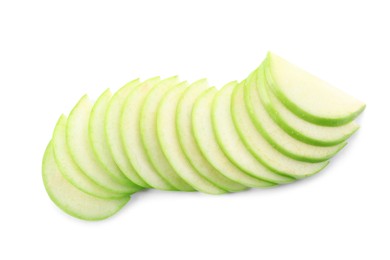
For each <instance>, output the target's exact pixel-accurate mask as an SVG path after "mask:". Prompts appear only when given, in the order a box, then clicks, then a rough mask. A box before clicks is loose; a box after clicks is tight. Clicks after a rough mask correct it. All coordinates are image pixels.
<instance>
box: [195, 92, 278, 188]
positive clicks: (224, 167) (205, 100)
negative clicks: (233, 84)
mask: <svg viewBox="0 0 390 260" xmlns="http://www.w3.org/2000/svg"><path fill="white" fill-rule="evenodd" d="M216 94H217V90H216V89H215V88H210V89H208V90H205V91H204V92H203V93H202V94H201V95H200V96H199V97H198V98H197V100H196V101H195V104H194V107H193V110H192V124H193V131H194V136H195V139H196V142H197V143H198V145H199V148H200V150H201V152H202V154H203V155H204V157H205V158H206V159H207V160H208V162H209V163H210V164H211V165H213V166H214V167H215V168H216V169H217V170H218V171H219V172H220V173H222V174H223V175H225V176H226V177H227V178H229V179H231V180H233V181H235V182H237V183H240V184H242V185H244V186H248V187H257V188H265V187H271V186H275V185H276V183H273V182H269V181H266V180H263V179H260V178H258V176H256V175H254V174H252V173H249V172H245V171H243V170H242V169H240V168H238V167H237V166H236V165H235V164H234V163H232V162H231V161H230V160H229V159H228V157H226V155H225V154H224V152H223V151H222V149H221V147H220V146H219V144H218V142H217V140H216V136H215V133H214V129H213V125H212V120H211V107H212V103H213V99H214V97H215V95H216Z"/></svg>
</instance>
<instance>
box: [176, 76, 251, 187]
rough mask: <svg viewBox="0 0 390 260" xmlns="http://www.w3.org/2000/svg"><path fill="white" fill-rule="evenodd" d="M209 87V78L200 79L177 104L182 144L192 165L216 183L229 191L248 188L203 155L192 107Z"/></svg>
mask: <svg viewBox="0 0 390 260" xmlns="http://www.w3.org/2000/svg"><path fill="white" fill-rule="evenodd" d="M208 88H209V85H208V84H207V80H205V79H203V80H198V81H196V82H194V83H193V84H191V85H190V86H189V87H188V88H187V89H186V90H185V92H184V94H183V95H182V97H181V98H180V101H179V103H178V105H177V110H176V125H177V134H178V137H179V141H180V145H181V147H182V149H183V152H184V154H185V155H186V157H187V159H188V160H189V161H190V163H191V164H192V166H193V167H194V168H195V169H196V170H197V171H198V172H199V173H200V174H201V175H202V176H203V177H205V178H206V179H207V180H209V181H210V182H211V183H213V184H214V185H216V186H218V187H220V188H222V189H224V190H227V191H229V192H235V191H241V190H244V189H247V187H246V186H244V185H242V184H239V183H237V182H235V181H232V180H230V179H228V178H226V177H225V176H224V175H223V174H221V173H220V172H219V171H218V170H217V169H215V167H214V166H212V165H211V164H210V163H209V162H208V161H207V159H206V158H205V157H204V156H203V154H202V152H201V151H200V149H199V146H198V144H197V143H196V140H195V137H194V134H193V131H192V120H191V114H192V107H193V106H194V103H195V100H196V98H197V97H198V96H199V95H200V94H202V93H203V91H205V90H206V89H208Z"/></svg>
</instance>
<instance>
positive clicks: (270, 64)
mask: <svg viewBox="0 0 390 260" xmlns="http://www.w3.org/2000/svg"><path fill="white" fill-rule="evenodd" d="M266 64H267V66H266V69H265V70H266V76H267V80H268V82H269V84H270V86H271V88H272V90H273V91H274V92H275V94H276V95H277V97H278V98H279V99H280V100H281V101H282V102H283V104H285V105H286V107H288V108H289V110H291V111H292V112H293V113H294V114H295V115H297V116H298V117H301V118H302V119H304V120H306V121H309V122H312V123H314V124H319V125H325V126H337V125H344V124H346V123H349V122H351V121H352V120H353V119H355V118H356V117H357V116H358V115H359V114H360V113H361V112H362V111H363V110H364V108H365V105H364V103H362V102H361V101H359V100H357V99H355V98H353V97H351V96H349V95H347V94H346V93H344V92H342V91H341V90H339V89H336V88H335V87H333V86H331V85H329V84H328V83H327V82H325V81H323V80H320V79H319V78H317V77H315V76H314V75H312V74H310V73H308V72H306V71H304V70H302V69H300V68H298V67H297V66H295V65H293V64H291V63H289V62H287V61H286V60H284V59H282V58H281V57H279V56H277V55H275V54H273V53H269V54H268V56H267V60H266Z"/></svg>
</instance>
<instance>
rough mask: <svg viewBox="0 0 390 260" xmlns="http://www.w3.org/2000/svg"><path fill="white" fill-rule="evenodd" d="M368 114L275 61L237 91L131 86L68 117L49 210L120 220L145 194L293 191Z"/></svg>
mask: <svg viewBox="0 0 390 260" xmlns="http://www.w3.org/2000/svg"><path fill="white" fill-rule="evenodd" d="M364 108H365V105H364V104H363V103H362V102H361V101H359V100H357V99H355V98H353V97H351V96H349V95H347V94H345V93H344V92H342V91H340V90H338V89H336V88H334V87H332V86H330V85H329V84H328V83H326V82H324V81H322V80H320V79H318V78H316V77H315V76H313V75H311V74H309V73H307V72H305V71H303V70H302V69H300V68H298V67H296V66H294V65H292V64H291V63H289V62H287V61H286V60H284V59H282V58H280V57H279V56H277V55H275V54H272V53H269V54H268V56H267V58H266V59H265V60H264V62H263V63H262V64H261V65H260V67H259V68H257V69H256V70H255V71H253V72H252V73H251V74H250V75H249V76H248V78H246V79H245V80H243V81H241V82H230V83H228V84H226V85H225V86H224V87H222V88H221V89H219V90H218V89H216V88H214V87H210V86H209V85H208V83H207V81H206V80H205V79H201V80H198V81H196V82H194V83H191V84H190V83H187V82H181V81H179V79H178V78H177V77H171V78H166V79H160V78H159V77H155V78H151V79H148V80H146V81H140V80H138V79H137V80H133V81H131V82H129V83H127V84H126V85H125V86H124V87H122V88H121V89H119V90H118V91H117V92H116V93H115V94H112V93H111V92H110V91H109V90H106V91H105V92H104V93H103V94H102V95H101V96H100V97H99V98H98V99H97V100H96V101H95V102H92V101H91V100H90V99H89V98H88V96H83V97H82V98H81V99H80V100H79V102H78V103H77V104H76V106H75V107H74V108H73V110H72V111H71V112H70V114H69V115H68V116H65V115H62V116H61V117H60V118H59V120H58V122H57V124H56V126H55V129H54V132H53V136H52V138H51V141H50V143H49V145H48V146H47V149H46V151H45V154H44V158H43V165H42V175H43V181H44V185H45V188H46V190H47V193H48V194H49V196H50V198H51V199H52V201H53V202H54V203H55V204H56V205H57V206H58V207H59V208H61V209H62V210H63V211H65V212H66V213H68V214H70V215H72V216H74V217H77V218H80V219H84V220H101V219H105V218H107V217H110V216H112V215H113V214H115V213H116V212H117V211H119V210H120V209H121V208H122V207H123V206H124V205H125V204H126V203H127V202H128V201H129V200H130V196H131V194H133V193H135V192H137V191H140V190H142V189H149V188H153V189H159V190H167V191H200V192H203V193H208V194H223V193H228V192H237V191H242V190H245V189H248V188H266V187H272V186H276V185H282V184H287V183H291V182H294V181H296V180H299V179H302V178H305V177H308V176H311V175H313V174H316V173H318V172H319V171H321V170H322V169H324V168H325V167H326V166H327V165H328V163H329V160H330V159H331V158H332V157H333V156H335V155H336V154H337V152H339V151H340V150H341V149H342V148H343V147H344V146H345V145H346V144H347V143H346V141H347V139H348V138H349V137H350V136H351V135H352V134H353V133H354V132H355V131H356V130H357V129H358V128H359V126H358V124H357V123H356V122H355V121H354V120H355V118H356V117H357V116H358V115H359V114H360V113H361V112H362V111H363V110H364Z"/></svg>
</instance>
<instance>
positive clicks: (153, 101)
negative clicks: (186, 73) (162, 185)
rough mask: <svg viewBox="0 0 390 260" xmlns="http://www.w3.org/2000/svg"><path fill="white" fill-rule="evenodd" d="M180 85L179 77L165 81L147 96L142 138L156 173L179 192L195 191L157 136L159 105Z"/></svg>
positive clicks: (143, 114) (143, 107) (143, 109)
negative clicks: (165, 151) (162, 147)
mask: <svg viewBox="0 0 390 260" xmlns="http://www.w3.org/2000/svg"><path fill="white" fill-rule="evenodd" d="M178 83H179V82H178V77H172V78H169V79H166V80H163V81H162V82H161V83H159V84H158V86H157V87H155V88H154V89H152V90H151V91H150V93H149V94H148V95H147V96H146V98H145V101H144V103H143V105H142V108H141V116H140V128H141V138H142V143H143V145H144V147H145V151H146V154H147V155H148V158H149V160H150V162H151V164H152V165H153V166H154V168H155V169H156V171H157V172H158V173H159V174H160V175H161V176H163V177H164V179H165V180H167V181H168V182H169V183H170V184H171V185H172V186H173V187H175V188H176V189H177V190H182V191H194V188H192V187H191V186H190V185H189V184H188V183H187V182H185V181H184V180H183V178H181V177H180V175H178V174H177V173H176V171H175V170H174V169H173V167H172V166H171V165H170V163H169V162H168V160H167V158H166V157H165V155H164V152H163V151H162V149H161V146H160V143H159V141H158V136H157V110H158V105H159V103H160V102H161V100H162V98H163V97H164V95H165V94H166V93H167V92H168V91H169V90H170V89H172V88H173V87H175V86H176V85H177V84H178Z"/></svg>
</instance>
